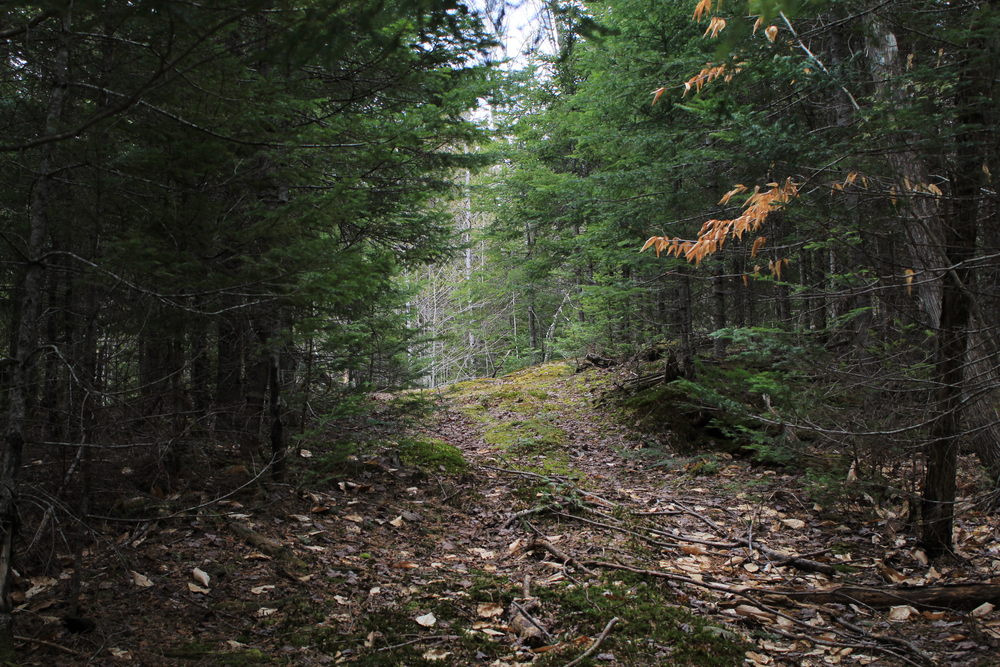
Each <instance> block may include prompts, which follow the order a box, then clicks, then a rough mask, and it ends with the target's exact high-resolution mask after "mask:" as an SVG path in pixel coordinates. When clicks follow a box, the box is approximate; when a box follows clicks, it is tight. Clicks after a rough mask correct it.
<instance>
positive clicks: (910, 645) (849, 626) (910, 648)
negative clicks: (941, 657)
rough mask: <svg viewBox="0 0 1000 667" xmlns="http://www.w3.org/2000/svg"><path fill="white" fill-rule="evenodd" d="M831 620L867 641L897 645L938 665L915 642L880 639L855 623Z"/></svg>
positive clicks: (835, 617)
mask: <svg viewBox="0 0 1000 667" xmlns="http://www.w3.org/2000/svg"><path fill="white" fill-rule="evenodd" d="M831 618H833V620H834V622H835V623H837V624H839V625H842V626H844V627H845V628H847V629H848V630H850V631H851V632H856V633H858V634H859V635H861V636H862V637H865V638H867V639H872V640H875V641H880V642H889V643H890V644H895V645H897V646H902V647H903V648H905V649H906V650H908V651H911V652H912V653H913V654H914V655H917V656H919V657H920V659H921V660H923V661H924V662H926V663H928V664H931V665H934V664H936V661H935V660H934V656H932V655H931V654H930V653H927V652H926V651H924V650H923V649H921V648H920V647H919V646H917V645H916V644H914V643H913V642H910V641H907V640H905V639H903V638H901V637H890V636H887V635H886V636H881V637H879V636H876V635H873V634H871V633H869V632H868V631H866V630H865V629H864V628H862V627H859V626H857V625H854V624H853V623H848V622H847V621H845V620H844V619H842V618H838V617H837V616H831Z"/></svg>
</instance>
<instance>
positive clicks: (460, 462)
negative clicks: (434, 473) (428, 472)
mask: <svg viewBox="0 0 1000 667" xmlns="http://www.w3.org/2000/svg"><path fill="white" fill-rule="evenodd" d="M399 448H400V454H399V457H400V460H401V461H402V462H403V463H405V464H406V465H408V466H417V467H420V468H434V469H437V468H439V467H442V468H444V470H445V472H447V473H450V474H456V473H461V472H463V471H464V470H465V469H466V468H467V467H468V465H467V464H466V462H465V459H464V458H463V457H462V451H461V450H460V449H459V448H458V447H456V446H454V445H450V444H448V443H447V442H445V441H444V440H438V439H437V438H406V439H405V440H402V441H400V443H399Z"/></svg>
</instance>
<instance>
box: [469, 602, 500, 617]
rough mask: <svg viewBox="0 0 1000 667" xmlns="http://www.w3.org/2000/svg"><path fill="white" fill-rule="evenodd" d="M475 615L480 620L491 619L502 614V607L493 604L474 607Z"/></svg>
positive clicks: (488, 603)
mask: <svg viewBox="0 0 1000 667" xmlns="http://www.w3.org/2000/svg"><path fill="white" fill-rule="evenodd" d="M476 613H477V614H479V617H480V618H493V617H494V616H500V615H501V614H503V607H501V606H500V605H498V604H496V603H495V602H486V603H484V604H481V605H479V606H478V607H476Z"/></svg>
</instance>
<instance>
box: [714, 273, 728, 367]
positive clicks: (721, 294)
mask: <svg viewBox="0 0 1000 667" xmlns="http://www.w3.org/2000/svg"><path fill="white" fill-rule="evenodd" d="M722 268H723V264H722V262H719V263H718V264H716V265H715V268H714V269H713V270H712V303H713V305H714V314H713V317H712V319H713V320H714V322H712V324H713V325H714V328H715V331H716V333H718V332H719V331H721V330H723V329H725V328H726V279H725V278H723V277H722V274H723V270H722ZM728 344H729V340H728V339H727V338H726V337H725V336H719V335H716V336H715V342H714V345H713V346H712V347H713V349H712V353H713V356H715V358H716V359H722V358H724V357H725V356H726V346H727V345H728Z"/></svg>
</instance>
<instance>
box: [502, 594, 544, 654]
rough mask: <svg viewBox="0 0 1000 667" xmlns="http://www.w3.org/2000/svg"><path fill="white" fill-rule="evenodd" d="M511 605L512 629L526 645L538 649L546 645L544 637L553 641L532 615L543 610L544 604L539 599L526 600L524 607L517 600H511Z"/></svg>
mask: <svg viewBox="0 0 1000 667" xmlns="http://www.w3.org/2000/svg"><path fill="white" fill-rule="evenodd" d="M510 604H511V608H510V612H509V613H510V627H511V629H512V630H514V632H515V633H516V634H517V636H518V637H519V638H520V640H521V641H522V642H523V643H524V644H526V645H527V646H530V647H532V648H537V647H539V646H541V645H542V644H544V643H545V640H544V639H543V637H548V638H549V639H550V640H551V639H552V635H550V634H549V631H548V630H546V629H545V626H543V625H542V624H541V623H539V622H538V621H536V620H535V618H534V617H533V616H532V615H531V613H530V612H532V611H536V610H538V609H539V608H541V606H542V604H541V602H539V600H538V598H531V599H529V600H525V601H524V606H522V605H520V604H518V602H517V600H511V603H510Z"/></svg>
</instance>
